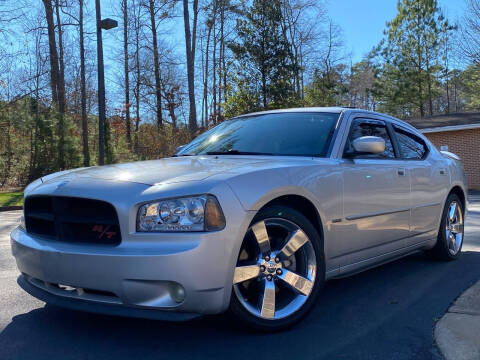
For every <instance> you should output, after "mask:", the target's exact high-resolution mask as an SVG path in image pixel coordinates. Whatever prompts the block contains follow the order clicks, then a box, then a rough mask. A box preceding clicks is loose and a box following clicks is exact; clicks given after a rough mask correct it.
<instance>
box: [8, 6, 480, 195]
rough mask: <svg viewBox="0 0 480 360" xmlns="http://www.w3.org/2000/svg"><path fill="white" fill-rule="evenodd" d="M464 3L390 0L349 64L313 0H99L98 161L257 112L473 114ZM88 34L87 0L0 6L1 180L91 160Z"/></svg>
mask: <svg viewBox="0 0 480 360" xmlns="http://www.w3.org/2000/svg"><path fill="white" fill-rule="evenodd" d="M465 7H466V9H467V10H466V11H465V14H464V15H463V16H462V17H461V18H459V19H447V18H446V17H445V15H444V12H443V11H442V9H441V8H440V7H439V5H438V3H437V1H436V0H400V1H398V6H397V15H396V17H395V18H394V19H391V21H389V22H388V23H387V24H386V25H385V28H384V29H378V31H379V32H381V31H383V34H384V36H383V40H382V41H381V42H380V43H379V44H378V46H376V47H375V48H373V49H372V51H371V52H370V53H369V54H368V55H366V56H365V57H364V59H362V60H361V61H360V62H356V63H353V61H352V56H351V54H349V53H348V51H347V49H346V48H345V46H344V39H343V35H342V29H341V28H340V27H339V26H338V25H337V24H335V21H333V20H332V19H331V18H329V15H328V13H327V11H326V5H325V3H324V2H323V1H317V0H193V1H188V0H182V1H179V0H118V1H108V2H107V1H102V17H111V18H114V19H116V20H118V22H119V26H118V28H117V29H115V30H109V31H104V33H103V39H104V51H105V56H106V58H108V59H110V60H109V62H108V65H107V66H109V67H110V68H109V69H110V73H112V72H113V73H114V74H115V76H113V77H112V76H110V77H107V78H106V87H107V121H106V123H105V128H104V132H105V160H106V163H115V162H125V161H130V160H138V159H153V158H160V157H163V156H168V155H171V154H172V153H174V151H175V148H176V147H177V146H179V145H181V144H184V143H186V142H188V141H189V140H190V139H191V138H192V137H194V136H196V135H198V134H199V133H200V132H202V131H204V130H205V129H207V128H210V127H212V126H214V125H216V124H218V123H219V122H221V121H223V120H224V119H226V118H230V117H232V116H235V115H238V114H243V113H248V112H252V111H259V110H266V109H276V108H284V107H302V106H355V107H360V108H364V109H369V110H375V111H379V112H385V113H388V114H391V115H394V116H397V117H399V118H402V119H408V118H413V117H424V116H429V115H434V114H440V113H452V112H462V111H479V110H480V0H465ZM372 16H375V14H372ZM366 21H368V19H366ZM358 31H361V29H359V30H358ZM95 32H96V26H95V4H94V1H93V0H90V1H84V0H35V1H26V0H0V129H1V131H0V188H11V187H22V186H24V185H25V184H27V183H28V182H30V181H32V180H33V179H36V178H38V177H40V176H42V175H45V174H48V173H52V172H54V171H58V170H62V169H68V168H73V167H79V166H91V165H95V164H97V157H98V116H97V114H98V107H97V105H98V102H97V57H96V47H95V44H96V34H95ZM179 38H181V39H180V40H181V41H179ZM112 67H113V71H112Z"/></svg>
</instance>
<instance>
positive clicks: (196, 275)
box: [11, 228, 241, 320]
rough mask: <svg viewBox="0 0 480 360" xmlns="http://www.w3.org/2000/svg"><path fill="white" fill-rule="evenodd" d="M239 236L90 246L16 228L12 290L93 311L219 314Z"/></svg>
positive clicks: (193, 236) (228, 287)
mask: <svg viewBox="0 0 480 360" xmlns="http://www.w3.org/2000/svg"><path fill="white" fill-rule="evenodd" d="M239 235H240V234H239V233H237V234H230V236H231V238H230V239H229V240H227V239H228V238H229V235H228V233H226V232H225V230H224V231H220V232H212V233H191V234H158V241H155V242H150V241H149V242H141V241H140V242H138V243H137V244H135V243H133V242H132V241H130V242H124V243H122V244H120V245H119V246H116V247H108V246H103V247H101V246H98V247H93V246H87V245H83V244H82V245H80V244H67V243H61V242H54V241H51V240H48V239H43V238H41V237H37V236H31V235H30V234H27V233H26V232H25V231H23V230H22V229H20V228H17V229H15V230H14V231H13V232H12V233H11V246H12V253H13V255H14V257H15V260H16V262H17V267H18V269H19V270H20V272H21V273H22V275H21V276H20V277H19V280H18V282H19V285H20V286H21V287H22V288H23V289H24V290H26V291H27V292H28V293H30V294H31V295H33V296H35V297H37V298H39V299H40V300H43V301H45V302H47V303H54V304H57V305H61V306H66V307H70V308H75V309H79V310H86V311H93V312H102V313H110V314H118V315H127V316H128V315H129V316H140V317H153V318H160V319H169V320H182V319H189V318H192V317H195V316H196V315H202V314H215V313H219V312H222V311H224V310H226V308H227V307H228V304H229V300H230V294H231V284H232V278H233V267H234V261H235V260H236V255H235V256H233V254H235V251H236V250H235V246H234V247H232V244H234V243H235V242H236V241H234V240H236V239H233V238H235V237H237V236H239ZM169 237H170V241H168V238H169ZM175 237H176V238H175ZM178 237H180V238H178ZM240 242H241V239H240ZM237 253H238V252H237ZM232 261H233V265H232ZM179 290H180V291H179ZM182 294H183V295H182ZM149 312H150V313H149ZM173 313H175V314H173Z"/></svg>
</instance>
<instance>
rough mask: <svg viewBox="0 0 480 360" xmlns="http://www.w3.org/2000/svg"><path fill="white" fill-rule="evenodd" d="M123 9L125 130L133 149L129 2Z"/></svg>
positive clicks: (129, 144) (124, 3) (125, 1)
mask: <svg viewBox="0 0 480 360" xmlns="http://www.w3.org/2000/svg"><path fill="white" fill-rule="evenodd" d="M122 8H123V56H124V66H123V70H124V76H125V129H126V138H127V145H128V148H129V149H131V148H132V130H131V120H130V74H129V70H128V11H127V8H128V7H127V0H123V2H122Z"/></svg>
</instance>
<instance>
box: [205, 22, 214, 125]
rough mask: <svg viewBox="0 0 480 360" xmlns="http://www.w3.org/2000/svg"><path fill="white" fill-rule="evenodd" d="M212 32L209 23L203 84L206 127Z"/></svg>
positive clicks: (206, 121) (206, 123)
mask: <svg viewBox="0 0 480 360" xmlns="http://www.w3.org/2000/svg"><path fill="white" fill-rule="evenodd" d="M211 34H212V26H211V24H210V25H208V34H207V47H206V50H205V80H204V84H203V102H204V106H205V113H204V114H205V118H204V119H205V120H204V123H203V126H204V127H208V59H209V58H210V54H209V47H210V36H211Z"/></svg>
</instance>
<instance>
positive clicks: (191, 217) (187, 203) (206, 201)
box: [137, 195, 225, 232]
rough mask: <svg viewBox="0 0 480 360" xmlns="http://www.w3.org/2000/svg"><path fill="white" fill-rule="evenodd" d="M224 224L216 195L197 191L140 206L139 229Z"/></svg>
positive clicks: (191, 228) (217, 226) (188, 228)
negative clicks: (198, 193) (197, 192)
mask: <svg viewBox="0 0 480 360" xmlns="http://www.w3.org/2000/svg"><path fill="white" fill-rule="evenodd" d="M224 227H225V217H224V216H223V212H222V209H221V207H220V204H219V203H218V201H217V199H216V198H215V196H212V195H198V196H190V197H182V198H176V199H166V200H159V201H156V202H151V203H148V204H144V205H142V206H140V208H139V209H138V213H137V231H140V232H175V231H176V232H178V231H215V230H221V229H223V228H224Z"/></svg>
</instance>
